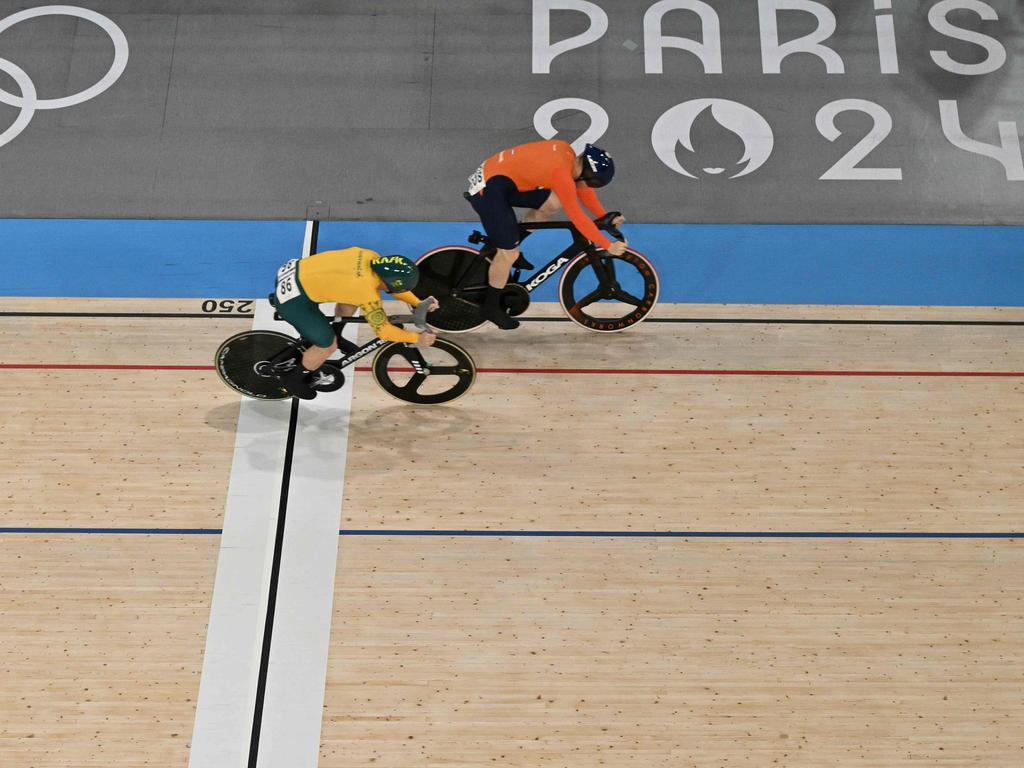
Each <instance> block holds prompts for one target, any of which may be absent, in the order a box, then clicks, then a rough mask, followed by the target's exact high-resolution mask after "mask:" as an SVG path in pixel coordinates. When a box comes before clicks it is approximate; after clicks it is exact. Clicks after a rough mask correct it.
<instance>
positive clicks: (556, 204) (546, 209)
mask: <svg viewBox="0 0 1024 768" xmlns="http://www.w3.org/2000/svg"><path fill="white" fill-rule="evenodd" d="M561 210H562V201H561V200H559V199H558V195H556V194H555V193H554V192H552V193H551V194H550V195H548V199H547V200H545V201H544V205H542V206H541V207H540V208H531V209H530V210H528V211H527V212H526V214H525V215H524V216H523V222H524V223H529V222H531V221H548V220H549V219H550V218H551V217H553V216H554V215H555V214H556V213H558V212H559V211H561Z"/></svg>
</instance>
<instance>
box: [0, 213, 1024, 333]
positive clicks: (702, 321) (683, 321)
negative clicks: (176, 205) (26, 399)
mask: <svg viewBox="0 0 1024 768" xmlns="http://www.w3.org/2000/svg"><path fill="white" fill-rule="evenodd" d="M314 224H315V222H314ZM313 231H314V236H313V242H314V243H315V242H316V234H315V233H316V227H315V226H314V229H313ZM0 317H85V318H88V317H95V318H104V317H108V318H134V319H146V318H154V319H159V318H178V319H186V318H222V319H232V320H242V319H245V320H252V318H253V315H252V314H251V313H250V314H239V313H231V314H228V313H220V314H218V313H216V312H0ZM517 319H518V320H525V321H526V322H528V323H568V322H569V318H567V317H519V318H517ZM361 320H362V318H353V320H352V321H350V322H360V321H361ZM644 322H645V323H667V324H676V325H909V326H954V327H955V326H980V327H986V326H988V327H1003V328H1022V327H1024V320H828V319H823V318H770V317H762V318H747V317H651V318H648V319H647V320H645V321H644Z"/></svg>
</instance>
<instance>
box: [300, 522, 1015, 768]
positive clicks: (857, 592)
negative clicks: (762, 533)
mask: <svg viewBox="0 0 1024 768" xmlns="http://www.w3.org/2000/svg"><path fill="white" fill-rule="evenodd" d="M340 562H341V565H340V568H339V570H338V582H337V597H336V601H335V618H334V646H333V651H334V655H333V657H332V660H331V666H330V669H329V676H328V687H327V700H326V706H325V716H324V726H323V749H322V757H321V763H320V764H321V766H322V767H323V768H341V766H345V768H364V767H365V768H369V767H370V766H373V768H406V767H407V766H426V765H431V766H464V765H504V766H524V767H525V766H531V767H534V766H559V767H560V768H565V767H571V768H576V767H577V766H579V767H580V768H582V767H584V766H586V767H588V768H589V767H590V766H597V765H609V766H612V765H614V766H621V765H634V764H635V765H649V766H659V767H660V766H666V767H668V766H673V767H675V766H719V765H758V766H767V765H785V766H787V767H788V768H795V767H796V766H807V767H808V768H820V766H823V765H829V766H844V767H845V766H856V767H857V768H868V766H872V767H876V766H882V765H884V766H889V767H892V768H896V767H897V766H918V765H944V766H945V765H949V766H986V767H992V766H999V767H1000V768H1009V766H1012V765H1017V764H1018V763H1019V760H1020V754H1021V751H1022V749H1024V732H1022V731H1021V729H1020V727H1019V723H1020V722H1021V720H1022V719H1024V696H1022V693H1021V692H1022V690H1024V673H1022V671H1021V670H1022V667H1021V664H1020V660H1021V657H1022V654H1024V589H1022V586H1021V585H1022V584H1024V551H1022V550H1021V548H1020V545H1019V542H1018V543H1017V544H1008V543H1005V542H999V543H995V544H993V543H992V542H974V541H956V542H933V541H916V542H907V541H900V542H893V541H865V542H852V541H826V542H818V541H766V540H741V541H721V540H692V539H691V540H671V541H659V540H637V539H628V540H622V539H620V540H608V539H571V540H567V539H551V538H538V539H532V538H531V539H501V538H496V539H495V538H483V539H480V538H472V539H469V538H462V539H453V538H429V539H423V538H359V537H353V538H343V541H342V552H341V560H340Z"/></svg>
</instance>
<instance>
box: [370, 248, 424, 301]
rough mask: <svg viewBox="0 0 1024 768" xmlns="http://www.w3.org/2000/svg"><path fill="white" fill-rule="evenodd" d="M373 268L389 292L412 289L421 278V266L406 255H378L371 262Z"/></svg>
mask: <svg viewBox="0 0 1024 768" xmlns="http://www.w3.org/2000/svg"><path fill="white" fill-rule="evenodd" d="M370 269H372V270H373V271H374V272H375V273H376V274H377V277H379V278H380V279H381V280H382V281H383V282H384V286H385V287H386V288H387V291H388V293H402V292H403V291H411V290H412V289H413V288H415V287H416V283H418V282H419V279H420V268H419V267H417V266H416V265H415V264H414V263H413V262H411V261H409V259H407V258H405V256H399V255H397V254H395V255H393V256H378V257H377V258H375V259H373V260H372V261H371V262H370Z"/></svg>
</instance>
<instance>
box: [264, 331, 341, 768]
mask: <svg viewBox="0 0 1024 768" xmlns="http://www.w3.org/2000/svg"><path fill="white" fill-rule="evenodd" d="M345 333H346V338H350V340H352V341H354V340H355V334H356V327H355V326H354V325H349V326H348V327H346V329H345ZM351 405H352V383H351V380H349V381H346V384H345V386H344V387H342V388H341V389H340V390H338V391H337V392H332V393H329V394H320V395H318V396H317V398H316V399H315V400H313V401H304V402H303V403H302V404H301V406H300V407H299V415H298V426H297V429H296V431H295V449H294V459H293V462H292V475H291V487H290V489H289V494H288V516H287V522H286V524H285V534H284V551H283V554H282V558H281V578H280V582H279V585H278V590H277V616H276V618H275V620H274V633H273V637H272V643H271V648H270V666H269V669H268V673H267V683H266V703H265V705H264V709H263V726H262V731H261V736H260V744H259V760H258V762H257V763H256V765H257V766H258V767H259V768H281V767H282V766H288V768H293V767H294V768H316V765H317V761H318V760H319V757H320V727H321V723H322V722H323V707H324V688H325V686H326V683H327V655H328V651H329V648H330V641H331V616H332V613H333V608H334V579H335V574H336V572H337V567H338V545H339V542H340V539H339V537H338V530H339V529H340V528H341V504H342V499H343V497H344V493H345V482H344V478H345V460H346V456H347V453H348V428H349V415H350V412H351Z"/></svg>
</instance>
